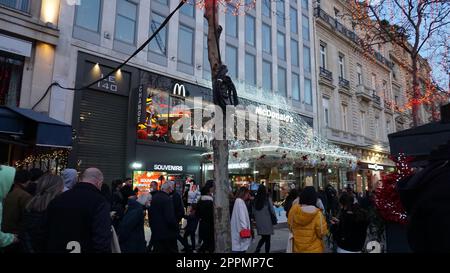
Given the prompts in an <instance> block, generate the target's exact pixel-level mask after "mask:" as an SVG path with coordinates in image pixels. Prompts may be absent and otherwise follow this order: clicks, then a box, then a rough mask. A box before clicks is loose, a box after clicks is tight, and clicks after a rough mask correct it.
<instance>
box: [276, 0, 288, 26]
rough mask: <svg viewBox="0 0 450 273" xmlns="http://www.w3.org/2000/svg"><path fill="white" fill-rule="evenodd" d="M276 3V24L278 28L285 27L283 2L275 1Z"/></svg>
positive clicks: (281, 0) (280, 0) (282, 0)
mask: <svg viewBox="0 0 450 273" xmlns="http://www.w3.org/2000/svg"><path fill="white" fill-rule="evenodd" d="M276 3H277V24H278V25H279V26H282V27H284V26H285V20H286V15H285V12H284V0H279V1H276Z"/></svg>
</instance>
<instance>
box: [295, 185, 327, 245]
mask: <svg viewBox="0 0 450 273" xmlns="http://www.w3.org/2000/svg"><path fill="white" fill-rule="evenodd" d="M316 204H317V193H316V190H315V189H314V187H311V186H308V187H305V188H304V189H303V191H302V192H301V194H300V198H299V204H294V205H293V206H292V208H291V210H290V211H289V215H288V227H289V230H290V231H291V232H292V235H293V249H292V252H294V253H323V252H324V248H325V247H324V243H323V238H324V236H325V235H326V234H328V227H327V222H326V219H325V217H324V215H323V214H322V212H321V210H320V209H318V208H317V207H316Z"/></svg>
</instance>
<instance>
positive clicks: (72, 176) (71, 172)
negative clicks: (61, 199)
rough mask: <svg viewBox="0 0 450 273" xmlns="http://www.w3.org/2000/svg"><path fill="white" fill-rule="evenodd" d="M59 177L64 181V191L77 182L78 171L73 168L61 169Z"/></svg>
mask: <svg viewBox="0 0 450 273" xmlns="http://www.w3.org/2000/svg"><path fill="white" fill-rule="evenodd" d="M61 177H62V179H63V181H64V190H63V191H64V192H66V191H68V190H70V189H72V188H73V187H74V186H75V184H76V183H77V182H78V172H77V170H75V169H65V170H64V171H62V173H61Z"/></svg>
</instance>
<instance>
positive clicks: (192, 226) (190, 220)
mask: <svg viewBox="0 0 450 273" xmlns="http://www.w3.org/2000/svg"><path fill="white" fill-rule="evenodd" d="M196 212H197V204H192V205H191V209H190V211H189V215H187V216H185V218H186V222H187V223H186V227H185V228H184V236H183V239H184V241H185V242H187V240H188V237H190V238H191V245H190V249H191V250H192V251H194V250H195V249H196V248H195V232H196V231H197V227H198V221H199V220H198V217H197V215H196Z"/></svg>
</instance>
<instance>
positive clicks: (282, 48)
mask: <svg viewBox="0 0 450 273" xmlns="http://www.w3.org/2000/svg"><path fill="white" fill-rule="evenodd" d="M277 46H278V59H281V60H286V39H285V37H284V34H283V33H281V32H278V33H277Z"/></svg>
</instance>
